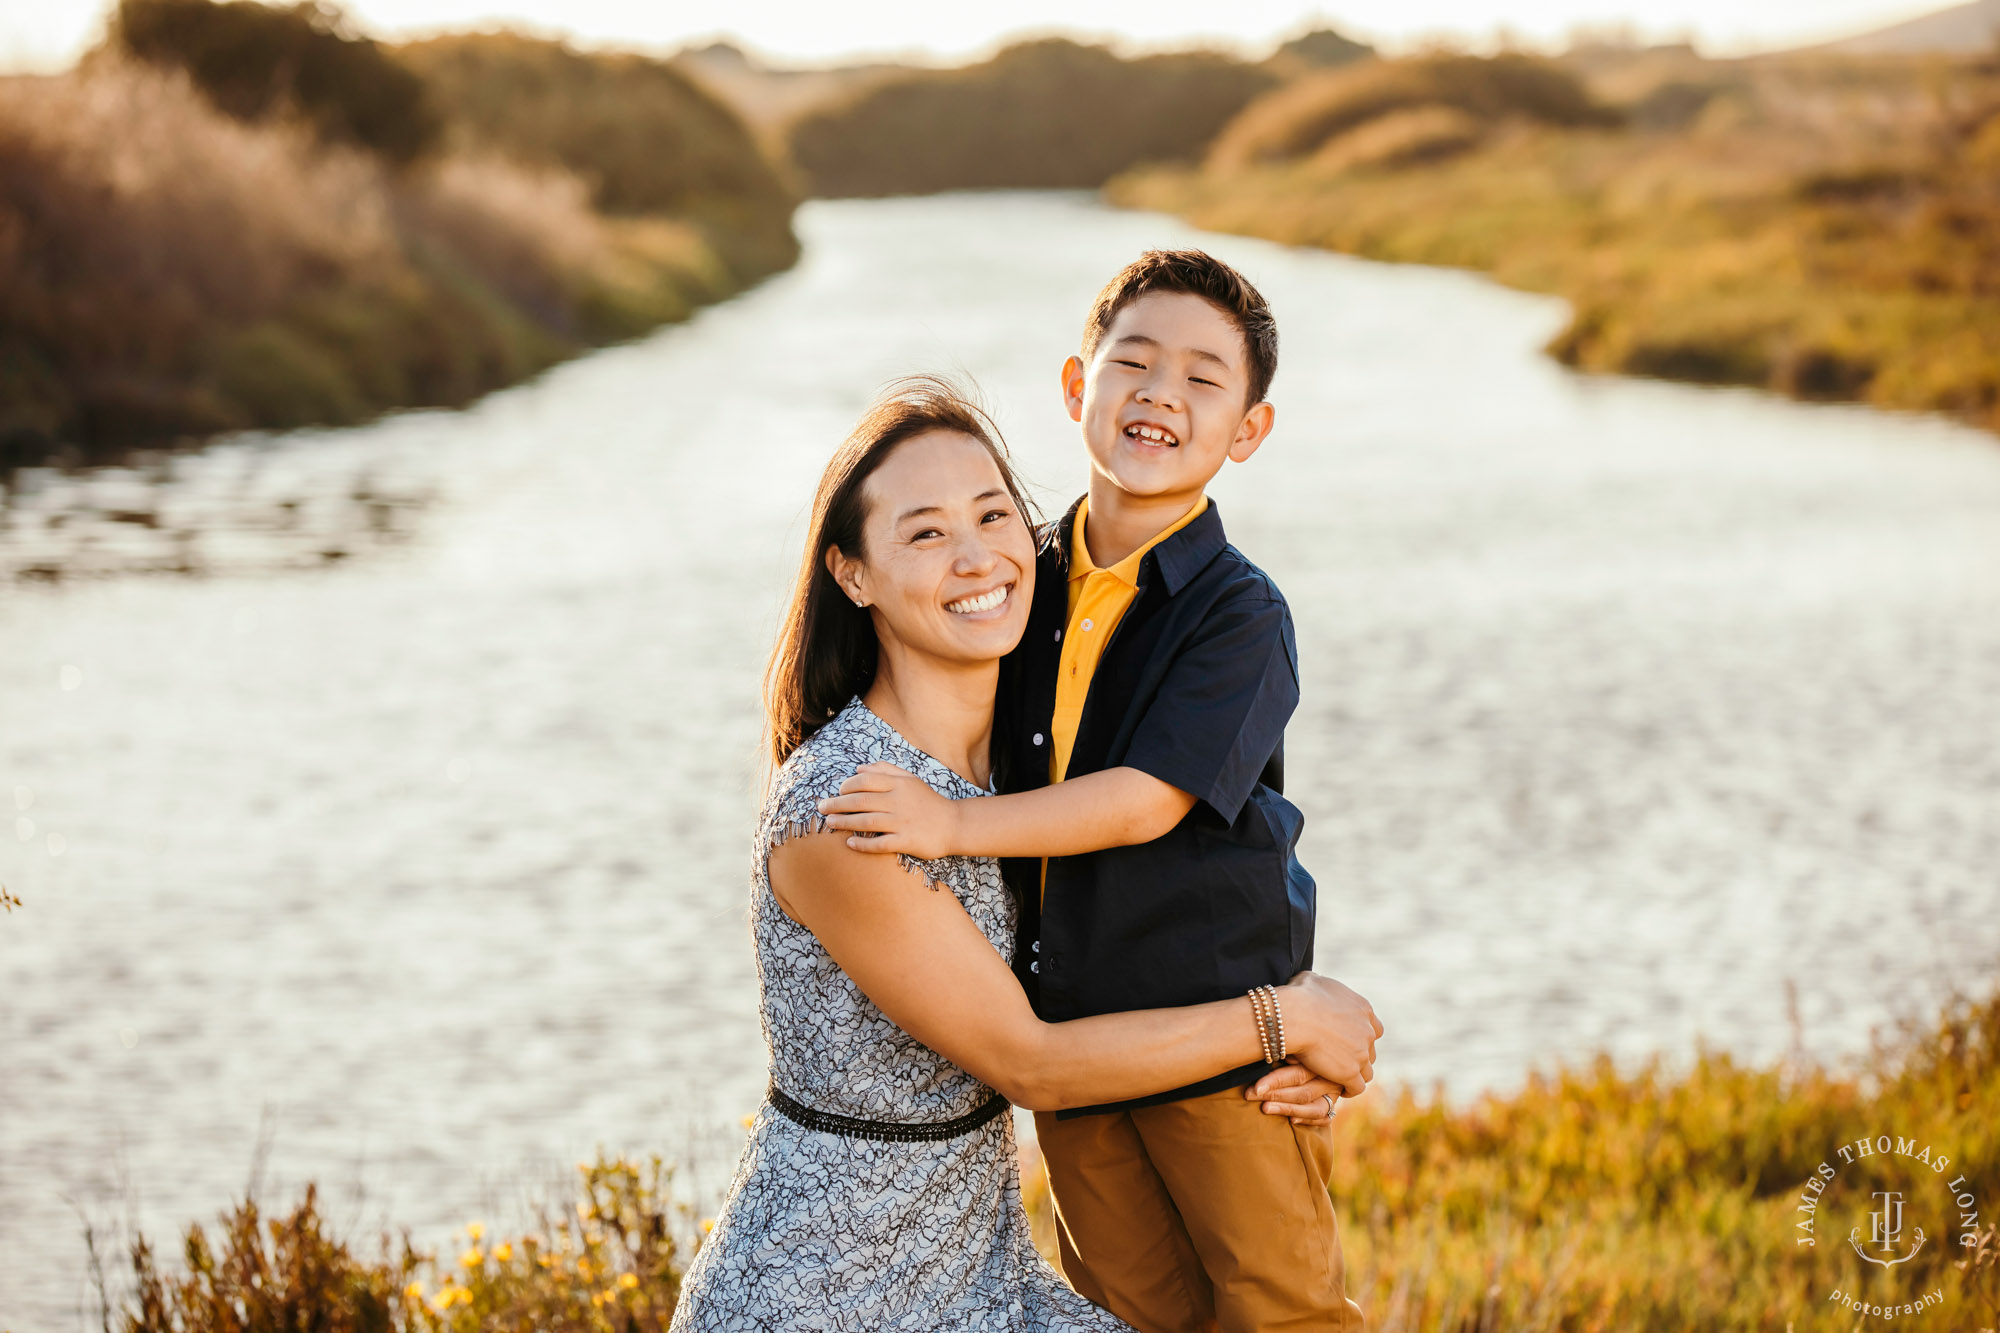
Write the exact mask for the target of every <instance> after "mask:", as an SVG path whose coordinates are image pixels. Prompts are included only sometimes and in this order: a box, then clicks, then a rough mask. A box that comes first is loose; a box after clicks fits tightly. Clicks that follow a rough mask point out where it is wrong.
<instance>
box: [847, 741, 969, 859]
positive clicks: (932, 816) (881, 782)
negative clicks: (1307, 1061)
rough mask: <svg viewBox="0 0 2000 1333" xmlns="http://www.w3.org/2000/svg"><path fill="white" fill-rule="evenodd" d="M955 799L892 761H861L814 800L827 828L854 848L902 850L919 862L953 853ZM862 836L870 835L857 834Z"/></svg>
mask: <svg viewBox="0 0 2000 1333" xmlns="http://www.w3.org/2000/svg"><path fill="white" fill-rule="evenodd" d="M957 804H958V803H957V802H956V801H954V800H952V799H951V798H950V797H948V796H942V795H940V794H939V793H938V792H937V791H936V790H935V789H934V788H932V786H931V785H930V784H929V783H928V782H925V781H924V780H923V779H922V778H920V777H918V776H917V775H916V774H914V773H911V772H908V771H906V770H904V769H902V768H898V767H897V766H896V765H894V764H863V765H862V766H861V767H860V768H858V769H856V770H855V772H854V776H853V777H851V778H849V779H848V780H847V781H845V782H843V783H841V784H840V795H838V796H831V797H827V798H826V799H824V800H822V801H820V802H819V812H820V813H821V814H822V815H825V816H826V826H827V827H828V828H830V829H837V830H839V831H840V832H843V833H846V834H847V835H848V838H847V845H848V846H849V847H852V848H853V849H854V850H855V851H857V852H902V853H904V854H906V855H909V856H914V857H916V858H917V859H918V860H919V861H935V860H936V859H937V858H939V857H941V856H952V855H954V854H956V850H957V848H956V835H957V832H958V812H957V809H956V807H957ZM861 834H873V835H874V836H872V837H862V836H859V835H861Z"/></svg>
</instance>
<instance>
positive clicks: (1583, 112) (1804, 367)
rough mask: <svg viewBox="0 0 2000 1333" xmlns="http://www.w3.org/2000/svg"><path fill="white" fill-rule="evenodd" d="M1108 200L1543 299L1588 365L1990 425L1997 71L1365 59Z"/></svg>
mask: <svg viewBox="0 0 2000 1333" xmlns="http://www.w3.org/2000/svg"><path fill="white" fill-rule="evenodd" d="M1108 194H1109V197H1110V198H1112V199H1113V200H1114V201H1116V202H1118V203H1121V204H1124V205H1127V206H1131V207H1143V208H1155V209H1163V210H1166V211H1170V212H1175V213H1179V214H1182V215H1185V216H1187V217H1188V218H1190V219H1191V220H1193V221H1195V222H1196V223H1198V224H1200V225H1202V226H1206V227H1212V228H1215V229H1218V230H1223V231H1234V232H1241V233H1245V234H1250V235H1257V236H1262V237H1266V238H1269V239H1272V240H1277V241H1282V242H1286V243H1291V244H1300V245H1315V246H1322V247H1325V248H1328V249H1333V250H1340V251H1344V252H1348V253H1353V254H1359V255H1365V256H1368V257H1370V258H1375V259H1384V260H1392V261H1403V262H1414V263H1426V264H1446V265H1455V266H1463V267H1468V268H1475V269H1481V270H1485V271H1487V272H1489V273H1492V274H1493V275H1494V276H1495V277H1497V278H1499V279H1500V280H1501V281H1503V282H1506V283H1509V284H1511V285H1514V286H1517V287H1522V288H1526V289H1530V290H1535V291H1546V292H1553V293H1557V294H1560V295H1562V296H1564V297H1566V298H1568V300H1569V301H1570V302H1571V304H1572V306H1573V308H1574V315H1573V318H1572V321H1571V323H1570V325H1569V327H1568V328H1567V329H1566V330H1565V331H1564V332H1563V333H1562V334H1561V335H1559V336H1558V337H1557V339H1556V340H1555V341H1554V343H1553V344H1552V345H1551V348H1550V350H1551V351H1552V352H1553V353H1554V354H1555V355H1557V356H1558V357H1560V358H1561V359H1562V360H1564V361H1566V362H1568V363H1570V364H1572V365H1576V366H1579V367H1582V368H1585V369H1590V370H1603V371H1617V372H1623V373H1630V374H1641V375H1655V376H1662V377H1666V378H1672V379H1682V380H1692V381H1699V382H1708V383H1719V384H1747V385H1758V386H1764V387H1768V388H1771V389H1775V390H1778V391H1780V392H1783V393H1787V394H1791V395H1794V396H1797V397H1802V398H1817V399H1856V400H1860V401H1865V402H1869V403H1872V404H1875V405H1877V406H1881V407H1889V408H1914V409H1923V410H1935V411H1942V412H1948V413H1952V414H1955V415H1957V416H1959V417H1961V418H1963V419H1965V420H1968V421H1971V422H1975V423H1978V424H1982V425H1985V426H1987V427H1988V428H1992V429H2000V58H1989V59H1966V60H1958V61H1946V60H1943V59H1923V60H1919V59H1913V58H1912V59H1899V58H1886V57H1884V58H1872V59H1863V58H1853V57H1846V58H1836V57H1829V56H1797V57H1770V58H1765V59H1762V60H1754V61H1738V62H1715V61H1704V60H1700V59H1698V58H1696V57H1695V56H1694V55H1693V54H1692V53H1691V52H1687V51H1685V50H1659V51H1640V52H1623V53H1617V52H1614V53H1603V52H1599V53H1596V54H1595V55H1594V56H1593V55H1592V54H1591V53H1583V54H1580V55H1579V56H1577V57H1574V58H1572V59H1571V60H1569V61H1567V62H1565V63H1564V64H1563V65H1560V66H1559V65H1556V64H1553V63H1550V62H1544V61H1533V60H1529V59H1528V58H1526V57H1522V56H1501V57H1498V58H1494V59H1475V58H1471V57H1464V56H1450V55H1432V56H1424V57H1414V58H1411V59H1407V60H1400V61H1390V62H1382V61H1378V62H1371V63H1369V64H1366V65H1360V66H1355V67H1352V68H1348V69H1343V70H1339V71H1334V72H1331V73H1327V74H1322V75H1317V76H1314V77H1312V78H1309V79H1304V80H1299V81H1296V82H1294V83H1292V84H1289V85H1287V86H1286V87H1284V88H1281V89H1278V90H1276V91H1274V92H1273V93H1271V94H1268V95H1267V96H1266V97H1265V98H1263V99H1260V100H1259V101H1258V102H1255V103H1252V104H1251V105H1249V106H1248V107H1246V108H1245V109H1244V111H1243V112H1242V113H1240V115H1239V116H1238V117H1237V118H1236V119H1235V120H1234V121H1233V122H1232V123H1231V124H1230V125H1228V126H1227V127H1225V128H1224V129H1223V130H1222V131H1221V132H1220V133H1219V134H1218V136H1217V138H1216V140H1215V141H1214V143H1213V145H1212V146H1211V149H1210V151H1209V153H1208V155H1207V157H1206V160H1205V161H1204V162H1203V163H1202V164H1201V165H1199V166H1196V167H1179V168H1153V169H1142V170H1138V171H1135V172H1132V173H1129V174H1127V175H1125V176H1123V177H1121V178H1119V179H1118V180H1116V181H1114V182H1113V183H1112V184H1111V185H1110V187H1109V190H1108Z"/></svg>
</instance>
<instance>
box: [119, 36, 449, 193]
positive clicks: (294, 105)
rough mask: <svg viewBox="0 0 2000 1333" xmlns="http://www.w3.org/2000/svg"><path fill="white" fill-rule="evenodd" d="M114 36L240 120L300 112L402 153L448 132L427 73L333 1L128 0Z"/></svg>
mask: <svg viewBox="0 0 2000 1333" xmlns="http://www.w3.org/2000/svg"><path fill="white" fill-rule="evenodd" d="M110 39H111V41H112V43H113V44H114V45H116V46H118V47H120V48H122V49H123V50H124V51H126V52H127V53H129V54H130V55H133V56H136V57H138V58H139V59H141V60H145V61H149V62H151V63H153V64H157V65H164V66H168V67H171V68H175V69H181V70H185V71H186V72H187V74H188V76H189V77H190V78H192V79H193V80H194V82H195V85H196V86H197V87H199V88H200V89H201V90H202V92H203V93H205V94H207V96H208V98H209V100H210V101H212V102H214V103H215V105H216V106H217V107H218V108H220V109H221V110H222V111H224V112H226V113H228V114H229V115H232V116H234V117H236V118H237V119H238V120H251V121H254V120H263V119H267V118H269V117H272V116H277V115H283V114H295V115H298V116H301V117H303V118H304V119H305V120H306V121H307V122H309V123H310V124H311V125H312V126H313V127H314V128H315V129H316V130H317V131H318V132H319V134H320V136H321V137H322V138H325V139H328V140H332V141H336V142H341V143H350V144H355V145H358V146H360V147H363V148H366V149H369V150H370V151H373V152H376V153H380V154H381V155H382V156H383V157H385V158H388V159H390V160H391V161H395V162H408V161H411V160H413V159H415V158H417V157H419V156H421V155H422V154H423V153H425V152H428V151H429V150H430V149H432V148H433V147H435V146H436V145H437V143H438V140H439V136H440V134H441V132H442V128H443V126H442V124H441V122H440V121H439V119H438V116H437V112H436V111H435V109H434V108H433V107H432V106H431V104H430V101H429V99H428V98H427V97H426V96H425V93H424V86H423V82H422V80H420V79H418V78H417V77H416V76H414V75H413V74H411V73H410V71H409V70H407V69H405V68H403V67H402V66H401V65H399V64H397V63H396V61H395V60H393V59H392V58H391V57H390V56H389V55H388V54H387V53H386V52H385V51H384V50H383V48H382V47H380V46H378V45H376V44H375V43H374V42H372V41H370V40H369V39H368V38H366V37H363V36H361V35H360V34H358V33H356V32H354V31H353V30H352V28H351V26H350V25H349V23H348V21H347V19H346V16H345V15H344V14H343V13H342V12H341V10H340V9H338V8H337V7H335V6H334V5H332V4H330V3H328V2H327V0H301V3H298V4H292V5H283V6H279V5H266V4H260V3H257V2H256V0H118V7H117V9H115V10H114V11H113V12H112V18H111V33H110Z"/></svg>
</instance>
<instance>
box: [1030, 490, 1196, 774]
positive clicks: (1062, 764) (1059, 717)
mask: <svg viewBox="0 0 2000 1333" xmlns="http://www.w3.org/2000/svg"><path fill="white" fill-rule="evenodd" d="M1207 508H1208V497H1207V496H1206V495H1204V496H1202V497H1201V499H1199V500H1197V501H1195V504H1194V508H1192V509H1190V510H1188V511H1187V512H1186V513H1185V514H1182V515H1181V516H1180V518H1179V519H1178V520H1176V521H1175V522H1174V523H1173V525H1172V526H1170V527H1168V528H1166V529H1165V530H1164V531H1162V532H1160V533H1159V534H1158V535H1157V536H1155V537H1154V538H1153V539H1152V540H1151V541H1149V542H1147V543H1146V544H1145V545H1144V546H1141V547H1140V548H1139V549H1138V550H1136V551H1134V552H1132V554H1130V555H1128V556H1126V557H1125V558H1124V559H1123V560H1120V561H1119V562H1118V563H1117V564H1115V565H1112V566H1111V567H1110V568H1108V569H1099V568H1098V567H1097V566H1096V565H1094V564H1092V563H1091V560H1090V547H1089V545H1088V544H1087V543H1086V542H1085V541H1084V539H1083V525H1084V522H1085V520H1086V519H1088V518H1089V517H1090V501H1089V500H1085V501H1084V502H1083V504H1082V505H1081V506H1080V507H1079V508H1078V509H1077V511H1076V527H1075V530H1074V531H1072V532H1071V534H1070V552H1069V621H1068V623H1067V624H1066V625H1064V626H1063V636H1062V661H1061V664H1060V665H1059V666H1058V667H1057V674H1056V711H1055V717H1054V719H1053V720H1052V721H1051V723H1050V726H1049V781H1050V782H1061V781H1062V780H1063V778H1064V777H1065V776H1066V775H1067V774H1068V773H1069V756H1070V751H1071V750H1072V749H1073V748H1075V746H1076V728H1077V723H1078V722H1079V721H1081V720H1082V718H1083V701H1084V699H1085V698H1086V697H1088V696H1089V694H1090V678H1091V677H1092V676H1094V675H1096V674H1097V663H1098V660H1099V659H1100V658H1102V657H1103V656H1104V645H1105V644H1107V643H1109V642H1110V641H1111V632H1112V631H1113V630H1115V629H1117V628H1118V622H1119V621H1120V620H1122V619H1123V618H1124V616H1125V612H1126V611H1127V610H1129V609H1130V608H1131V605H1132V601H1133V599H1134V598H1136V597H1137V596H1138V595H1139V562H1140V561H1141V560H1143V559H1144V558H1145V556H1146V552H1148V551H1150V550H1152V549H1153V548H1154V547H1155V546H1158V545H1159V544H1160V543H1161V542H1163V541H1165V540H1166V539H1167V538H1169V537H1171V536H1173V535H1174V534H1175V533H1176V532H1179V531H1180V530H1181V529H1182V528H1184V527H1186V526H1187V525H1188V524H1190V523H1192V522H1194V521H1195V519H1197V518H1199V517H1201V513H1202V511H1203V510H1204V509H1207Z"/></svg>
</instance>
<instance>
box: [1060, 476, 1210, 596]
mask: <svg viewBox="0 0 2000 1333" xmlns="http://www.w3.org/2000/svg"><path fill="white" fill-rule="evenodd" d="M1088 499H1089V497H1088V496H1080V497H1078V499H1077V501H1076V503H1075V504H1073V505H1071V506H1070V507H1069V510H1068V512H1067V513H1065V514H1064V515H1063V516H1062V517H1061V518H1060V519H1058V520H1056V522H1055V523H1054V524H1052V525H1051V526H1050V528H1049V535H1048V536H1047V537H1046V538H1044V539H1043V549H1044V550H1047V549H1049V548H1051V547H1052V548H1053V549H1054V551H1055V553H1056V556H1057V558H1058V559H1059V560H1060V561H1061V567H1062V568H1063V569H1064V570H1065V572H1066V574H1067V576H1068V577H1069V578H1077V577H1080V576H1082V575H1085V574H1088V573H1090V572H1091V571H1092V570H1094V569H1096V568H1097V566H1096V565H1093V564H1092V563H1091V561H1090V552H1089V551H1087V550H1085V549H1084V545H1083V542H1082V540H1081V539H1080V536H1079V534H1078V531H1077V529H1078V528H1079V527H1080V526H1081V520H1082V515H1083V513H1084V511H1085V509H1086V508H1087V505H1086V501H1087V500H1088ZM1228 544H1229V539H1228V537H1227V536H1225V535H1224V534H1223V531H1222V512H1221V510H1220V509H1219V508H1218V507H1217V506H1216V503H1215V501H1214V499H1212V498H1211V497H1209V496H1206V495H1204V496H1203V497H1202V500H1201V502H1200V504H1199V505H1198V506H1197V509H1196V512H1195V513H1194V514H1193V516H1192V517H1184V518H1182V519H1181V520H1180V521H1179V522H1178V523H1177V524H1176V525H1175V526H1174V527H1172V528H1170V529H1168V530H1167V531H1166V532H1165V533H1163V534H1162V535H1160V536H1158V537H1156V538H1154V539H1153V540H1152V541H1151V542H1149V543H1147V544H1146V545H1145V546H1142V547H1140V548H1139V549H1138V550H1136V551H1134V552H1133V553H1132V554H1131V555H1129V556H1127V557H1126V558H1125V559H1124V560H1121V561H1119V562H1118V564H1116V565H1114V566H1112V567H1111V570H1110V572H1111V573H1112V574H1113V575H1115V576H1117V577H1119V578H1121V579H1123V580H1124V581H1125V582H1127V583H1131V584H1135V585H1136V584H1137V582H1138V572H1139V566H1140V564H1141V563H1143V562H1144V560H1145V558H1146V557H1147V556H1148V555H1150V556H1152V557H1153V563H1154V565H1155V566H1156V567H1158V569H1159V571H1160V579H1161V581H1162V582H1163V583H1165V584H1166V589H1167V595H1168V596H1169V597H1171V596H1173V595H1174V594H1176V593H1178V592H1179V591H1180V590H1181V589H1182V588H1184V587H1186V586H1187V583H1188V580H1190V579H1192V578H1193V577H1194V576H1195V575H1196V574H1199V573H1200V572H1201V571H1202V570H1203V569H1205V568H1207V567H1208V562H1209V561H1211V560H1213V559H1215V557H1216V556H1218V555H1220V554H1222V549H1223V547H1225V546H1227V545H1228Z"/></svg>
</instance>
